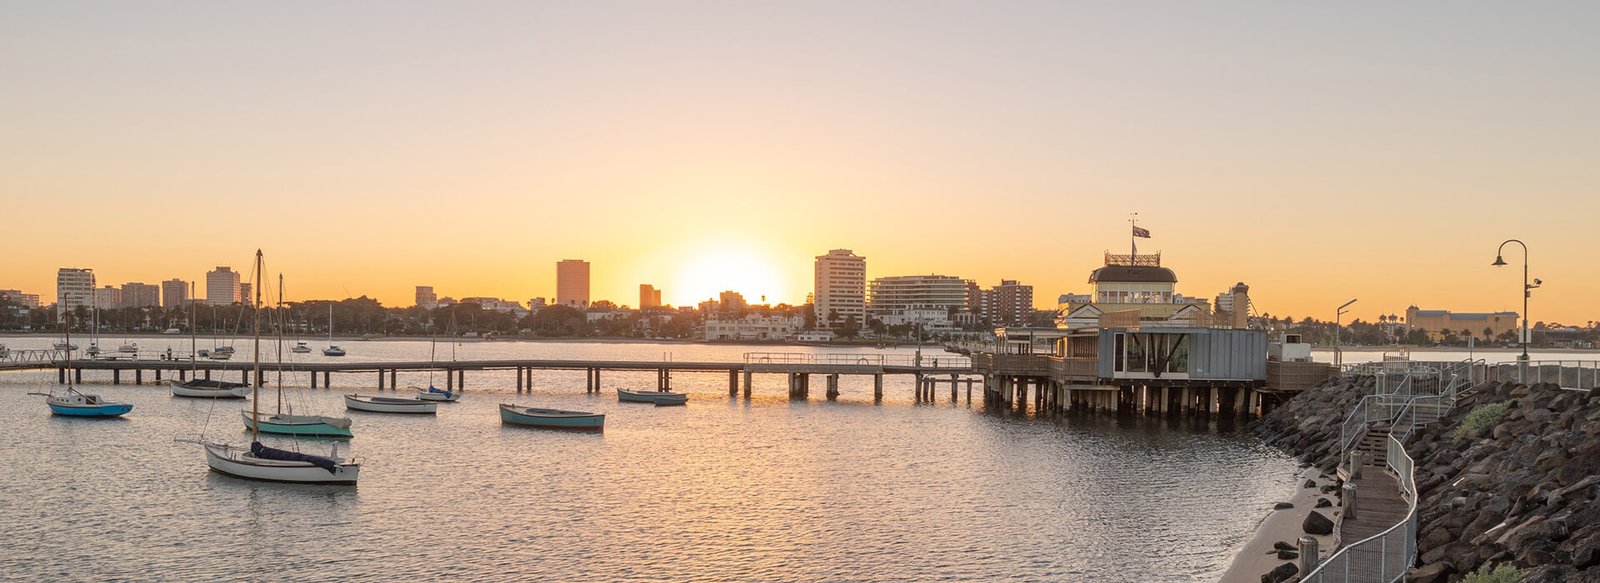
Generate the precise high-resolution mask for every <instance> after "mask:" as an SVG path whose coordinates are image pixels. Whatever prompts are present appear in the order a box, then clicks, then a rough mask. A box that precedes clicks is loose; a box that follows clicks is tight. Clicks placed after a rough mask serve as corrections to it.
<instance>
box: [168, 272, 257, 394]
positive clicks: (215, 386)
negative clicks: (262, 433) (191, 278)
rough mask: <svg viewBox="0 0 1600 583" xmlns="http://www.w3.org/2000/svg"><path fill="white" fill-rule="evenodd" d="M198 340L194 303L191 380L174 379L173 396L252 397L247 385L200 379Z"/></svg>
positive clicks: (191, 313)
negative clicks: (196, 337)
mask: <svg viewBox="0 0 1600 583" xmlns="http://www.w3.org/2000/svg"><path fill="white" fill-rule="evenodd" d="M189 295H190V296H193V295H194V284H193V283H190V284H189ZM196 343H197V342H196V339H195V330H194V302H190V303H189V380H186V381H180V380H177V379H172V380H169V381H167V384H168V385H169V386H171V387H172V396H174V397H189V398H192V399H243V398H245V397H247V396H249V395H250V385H248V384H245V383H231V382H228V381H214V380H211V379H203V378H200V375H199V369H198V368H197V367H196V366H195V364H196V363H197V362H198V361H197V360H196V357H197V356H198V353H199V351H198V350H196Z"/></svg>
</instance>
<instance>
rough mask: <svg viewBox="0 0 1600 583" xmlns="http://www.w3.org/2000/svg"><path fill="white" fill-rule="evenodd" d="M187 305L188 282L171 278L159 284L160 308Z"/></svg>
mask: <svg viewBox="0 0 1600 583" xmlns="http://www.w3.org/2000/svg"><path fill="white" fill-rule="evenodd" d="M187 303H189V282H187V281H184V280H181V279H178V278H172V279H169V280H166V281H163V282H161V307H163V308H176V307H179V306H182V305H184V304H187Z"/></svg>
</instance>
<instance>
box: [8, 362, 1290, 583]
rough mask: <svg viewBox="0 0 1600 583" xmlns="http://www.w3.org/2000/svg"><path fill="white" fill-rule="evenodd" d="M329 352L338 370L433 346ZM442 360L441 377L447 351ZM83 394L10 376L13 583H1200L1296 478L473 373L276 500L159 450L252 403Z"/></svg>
mask: <svg viewBox="0 0 1600 583" xmlns="http://www.w3.org/2000/svg"><path fill="white" fill-rule="evenodd" d="M5 341H6V343H7V344H8V345H11V346H12V347H13V348H34V347H38V346H33V345H34V344H40V345H47V344H48V342H49V340H48V339H39V338H7V339H6V340H5ZM161 342H162V340H157V339H149V338H146V339H142V340H141V341H140V344H141V345H142V346H144V347H145V348H147V349H148V348H157V347H160V346H161V344H160V343H161ZM102 344H108V342H106V341H102ZM173 344H174V345H175V346H176V345H178V344H184V346H183V348H182V350H184V351H186V349H187V348H186V343H180V342H178V341H176V340H174V341H173ZM314 345H315V344H314ZM344 346H345V347H346V348H347V349H349V350H350V353H351V356H350V357H347V358H348V359H349V360H378V359H388V360H414V359H418V358H426V355H427V350H428V343H427V342H399V341H397V342H346V343H344ZM439 348H440V349H441V352H442V353H443V354H444V355H445V356H444V358H446V359H448V354H449V349H450V346H449V344H448V343H447V344H441V345H440V346H439ZM748 350H788V351H799V350H807V349H796V348H752V347H734V346H712V345H679V344H583V343H473V344H464V345H462V346H460V347H459V348H458V357H460V358H463V359H467V358H492V357H504V356H520V357H526V358H533V357H551V358H554V357H572V358H615V359H628V360H660V359H662V358H672V359H676V360H703V359H737V358H738V357H739V354H740V353H742V352H744V351H748ZM855 350H857V351H860V352H864V353H874V354H876V353H881V352H890V353H905V352H908V351H906V350H901V349H891V350H887V351H878V350H873V349H855ZM828 351H830V352H838V351H840V350H839V349H829V350H828ZM240 353H241V356H245V357H246V358H248V352H247V350H246V348H245V347H244V346H243V345H241V346H240ZM302 358H305V359H307V360H320V359H322V358H323V357H322V356H321V355H320V354H313V355H302ZM85 375H86V378H85V380H90V379H93V380H95V381H97V382H96V383H95V384H91V385H90V388H91V389H92V390H93V391H95V392H99V393H102V394H104V395H105V396H106V397H108V398H111V399H115V400H124V401H128V402H132V403H134V404H135V409H134V411H133V413H132V414H130V415H129V416H128V417H127V418H126V419H122V420H84V419H67V418H58V417H50V416H49V415H48V414H47V413H46V410H45V407H44V406H43V404H42V403H40V402H39V398H38V397H30V396H26V395H25V394H24V393H25V392H27V391H29V390H47V389H48V388H49V387H50V386H51V385H50V384H49V382H50V381H52V380H53V379H54V372H53V371H51V372H49V373H44V372H37V373H0V428H3V430H0V434H3V435H5V436H7V439H6V443H5V445H4V446H0V467H4V468H7V471H6V472H4V473H0V532H3V533H5V536H4V537H3V538H0V574H3V575H0V577H9V578H17V579H24V580H52V579H64V580H70V579H76V580H136V579H162V580H262V579H271V580H310V581H317V580H354V581H363V580H393V579H402V578H427V579H445V578H448V579H452V580H483V581H521V580H575V579H599V580H608V581H662V580H666V581H688V580H723V581H729V580H732V581H756V580H768V581H771V580H782V581H791V580H793V581H860V580H888V581H935V580H946V581H948V580H996V579H1002V578H1006V579H1016V580H1067V581H1125V580H1129V579H1142V580H1150V581H1211V580H1215V579H1216V578H1217V577H1218V576H1219V575H1220V574H1221V572H1222V571H1223V570H1224V569H1226V567H1227V565H1228V563H1229V562H1230V561H1231V560H1232V558H1233V554H1234V553H1235V552H1236V551H1237V549H1238V548H1240V547H1241V546H1242V545H1243V543H1244V540H1245V539H1246V538H1247V537H1248V536H1249V535H1250V534H1251V532H1252V530H1253V529H1254V527H1255V526H1256V524H1257V523H1258V522H1259V521H1260V520H1261V518H1263V517H1264V516H1265V515H1266V513H1267V512H1268V510H1269V509H1270V508H1271V504H1272V503H1273V502H1275V501H1278V500H1279V499H1281V498H1282V497H1284V496H1286V495H1287V494H1288V493H1289V492H1290V491H1292V489H1293V481H1294V474H1295V464H1294V462H1293V461H1292V460H1291V459H1289V458H1288V457H1287V456H1284V455H1282V454H1281V453H1278V452H1275V451H1272V450H1269V449H1266V448H1264V447H1262V446H1261V445H1259V443H1257V442H1256V441H1255V440H1253V439H1251V438H1247V437H1243V436H1239V435H1236V434H1233V433H1231V432H1229V431H1220V430H1218V429H1217V428H1214V427H1198V428H1196V427H1191V426H1189V425H1187V424H1185V423H1173V422H1168V421H1164V420H1134V421H1126V420H1125V421H1121V422H1118V421H1115V420H1108V419H1105V418H1071V419H1067V420H1050V419H1039V418H1034V417H1025V416H1018V415H1015V414H1007V413H1000V412H984V411H983V410H982V405H981V399H979V401H980V403H977V404H972V405H968V404H966V403H965V401H964V400H963V402H961V403H959V404H951V403H949V402H948V398H949V397H948V395H949V393H948V390H947V389H944V390H941V392H940V401H939V402H938V403H937V404H935V405H916V404H913V403H912V395H913V389H912V386H911V382H910V381H909V380H907V379H904V378H895V377H890V379H889V380H888V381H887V382H886V387H885V400H884V403H883V404H882V405H873V404H872V402H871V400H872V387H871V380H870V378H865V379H861V378H848V377H847V378H846V379H845V380H844V382H843V396H842V397H841V399H840V400H839V401H838V402H834V403H830V402H826V401H823V400H821V399H814V400H812V401H810V402H793V403H792V402H790V401H789V400H788V399H787V397H786V392H785V389H784V380H783V379H782V377H781V376H779V375H769V376H768V377H762V376H760V375H758V376H757V377H756V381H757V384H756V391H755V392H756V395H755V398H754V399H752V400H751V401H745V400H743V399H739V400H730V399H728V397H727V392H726V391H727V388H726V387H727V375H726V374H723V373H717V374H704V375H691V374H678V375H676V376H675V377H674V379H673V383H674V387H675V388H676V389H678V390H681V391H685V392H689V393H690V394H691V397H690V402H689V406H688V407H674V408H656V407H651V406H647V405H631V404H621V403H618V402H616V397H615V394H614V393H612V392H611V391H610V389H612V388H615V387H618V386H624V387H626V386H633V387H642V388H651V387H653V386H654V382H655V375H654V373H653V372H645V373H637V374H629V373H606V375H605V377H604V379H603V380H604V382H605V384H606V387H607V392H606V393H605V394H604V395H602V396H585V395H584V394H583V390H582V388H581V387H582V385H583V381H582V377H583V373H582V372H581V371H575V372H564V373H557V372H536V373H535V389H534V392H533V393H532V394H531V395H526V394H525V395H516V394H515V392H514V387H515V380H514V379H515V377H514V376H512V375H511V374H510V373H483V372H468V373H467V387H468V393H467V396H466V397H465V398H464V399H463V401H462V402H460V403H456V404H445V405H441V410H440V413H439V415H438V416H436V417H405V416H385V415H380V414H361V413H351V416H352V418H353V419H354V420H355V421H354V423H355V425H354V430H355V432H356V436H357V437H356V438H355V439H354V440H351V441H348V442H345V443H344V444H343V445H341V453H349V454H354V455H356V456H358V457H360V458H362V460H363V461H364V462H365V465H364V467H363V469H362V474H361V484H360V486H359V487H357V488H349V487H326V486H323V487H318V486H294V485H281V484H268V483H260V482H249V481H242V480H237V479H233V478H229V477H227V476H222V475H218V474H214V473H211V472H208V471H206V466H205V462H204V459H203V454H202V452H201V451H200V449H199V447H198V446H194V445H190V444H183V443H174V442H173V438H174V437H194V436H196V435H198V434H200V433H201V432H203V431H204V432H206V433H207V434H208V435H209V436H210V437H212V438H224V439H230V440H234V441H236V442H242V441H244V440H246V439H248V437H247V434H245V433H244V432H243V431H242V428H243V423H241V421H240V420H239V414H238V412H237V410H238V408H239V407H240V406H241V405H240V404H239V402H237V401H235V402H216V403H212V402H209V401H201V400H189V399H176V398H173V397H170V396H169V395H168V394H167V393H166V392H165V391H164V390H163V389H162V388H158V387H153V386H137V387H136V386H130V385H119V386H111V385H109V384H103V383H104V382H105V380H104V379H102V378H100V377H101V376H104V375H106V373H100V372H87V371H86V372H85ZM373 376H374V375H371V374H362V375H335V377H334V387H335V388H334V390H332V391H327V390H320V389H319V390H310V389H305V388H296V389H291V390H290V391H289V395H288V400H289V401H290V402H291V403H295V404H297V405H298V406H299V407H300V408H301V409H302V410H305V409H314V410H320V411H322V412H330V413H332V412H340V411H342V410H343V409H342V403H341V401H340V397H339V396H340V395H341V394H342V393H343V392H345V391H354V390H363V391H366V392H372V391H373V389H374V387H375V386H376V382H377V379H375V378H372V377H373ZM292 380H293V382H294V384H296V385H298V386H301V387H304V386H305V385H308V384H309V379H307V378H306V377H305V376H304V375H300V377H299V378H296V379H292ZM438 380H439V382H440V383H442V382H443V379H442V378H440V379H438ZM426 381H427V378H426V376H425V375H418V374H412V375H401V383H402V385H404V384H408V383H410V384H420V383H426ZM821 392H822V391H820V390H819V391H815V392H814V393H813V394H819V393H821ZM273 402H274V401H273V400H272V399H270V398H266V399H263V405H264V406H268V407H270V406H271V404H272V403H273ZM500 402H516V403H522V404H528V405H538V406H552V407H559V408H566V409H578V410H592V411H601V412H604V413H606V414H607V416H608V418H607V423H606V431H605V433H604V434H601V435H587V434H571V433H560V432H549V431H540V430H533V429H526V428H517V427H502V426H501V425H500V422H499V419H498V416H497V413H496V410H495V406H496V404H498V403H500ZM269 441H270V442H271V443H274V444H279V445H284V444H291V443H292V442H287V441H282V440H269ZM327 444H328V442H303V443H302V444H301V447H302V448H303V449H306V450H307V451H312V452H316V451H317V450H318V449H320V448H326V447H328V445H327Z"/></svg>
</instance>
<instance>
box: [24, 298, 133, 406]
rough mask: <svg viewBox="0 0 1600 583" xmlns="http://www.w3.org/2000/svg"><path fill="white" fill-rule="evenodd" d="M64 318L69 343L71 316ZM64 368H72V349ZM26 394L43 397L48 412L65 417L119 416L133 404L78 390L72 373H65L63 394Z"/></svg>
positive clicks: (68, 353)
mask: <svg viewBox="0 0 1600 583" xmlns="http://www.w3.org/2000/svg"><path fill="white" fill-rule="evenodd" d="M66 318H67V321H66V323H67V332H66V334H67V338H66V342H67V343H68V344H71V343H72V316H71V315H70V314H69V315H67V317H66ZM66 368H67V370H71V369H72V351H70V350H69V351H67V367H66ZM28 394H29V395H38V396H40V397H44V398H45V399H44V402H45V404H46V405H48V406H49V407H50V413H51V414H53V415H63V416H67V417H121V416H123V415H126V414H127V413H128V412H129V411H132V410H133V405H132V404H130V403H116V402H112V401H107V400H105V399H104V398H102V397H101V396H100V395H91V394H88V393H82V392H79V391H78V389H77V388H76V387H73V386H72V375H67V392H66V393H65V394H62V395H56V394H55V391H51V392H49V393H28Z"/></svg>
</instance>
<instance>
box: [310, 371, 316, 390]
mask: <svg viewBox="0 0 1600 583" xmlns="http://www.w3.org/2000/svg"><path fill="white" fill-rule="evenodd" d="M311 388H313V389H315V388H317V371H311Z"/></svg>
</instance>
